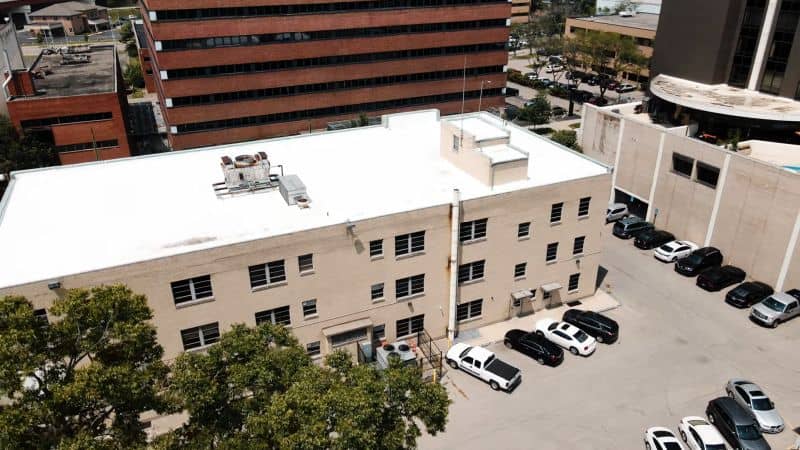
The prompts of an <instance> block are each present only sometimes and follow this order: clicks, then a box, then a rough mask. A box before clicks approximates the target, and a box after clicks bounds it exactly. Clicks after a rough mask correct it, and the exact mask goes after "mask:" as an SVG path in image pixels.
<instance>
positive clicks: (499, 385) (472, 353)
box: [447, 344, 522, 392]
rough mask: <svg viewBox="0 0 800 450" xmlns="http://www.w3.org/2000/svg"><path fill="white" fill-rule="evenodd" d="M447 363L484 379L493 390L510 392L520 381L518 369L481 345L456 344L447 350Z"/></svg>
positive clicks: (520, 376)
mask: <svg viewBox="0 0 800 450" xmlns="http://www.w3.org/2000/svg"><path fill="white" fill-rule="evenodd" d="M447 364H449V365H450V367H452V368H453V369H461V370H463V371H464V372H467V373H470V374H472V375H474V376H476V377H478V378H480V379H481V380H483V381H486V382H487V383H489V386H491V388H492V389H494V390H495V391H496V390H498V389H503V390H505V391H508V392H511V391H512V390H514V388H516V387H517V386H518V385H519V383H520V382H522V372H521V371H520V370H519V369H517V368H516V367H514V366H512V365H510V364H507V363H504V362H503V361H500V360H499V359H497V357H496V356H495V354H494V353H492V352H490V351H489V350H486V349H485V348H483V347H471V346H469V345H467V344H456V345H454V346H452V347H450V350H448V351H447Z"/></svg>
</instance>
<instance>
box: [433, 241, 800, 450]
mask: <svg viewBox="0 0 800 450" xmlns="http://www.w3.org/2000/svg"><path fill="white" fill-rule="evenodd" d="M610 234H611V225H609V226H608V227H607V229H606V236H605V237H604V239H605V242H606V245H605V247H606V248H605V254H604V257H603V258H604V259H603V262H602V264H603V266H604V267H605V268H607V269H608V274H607V276H606V278H605V281H604V285H605V284H608V286H609V290H610V291H611V293H612V294H613V295H614V296H615V297H616V299H617V300H619V301H620V303H621V304H622V306H621V307H619V308H617V309H615V310H613V311H610V312H608V313H607V315H608V316H610V317H612V318H613V319H615V320H616V321H617V322H619V324H620V340H619V342H618V343H616V344H613V345H610V346H609V345H599V346H598V349H597V351H596V352H595V354H594V355H592V356H590V357H588V358H583V357H575V356H572V355H570V354H568V353H567V354H566V355H565V361H564V363H563V364H562V365H560V366H559V367H556V368H551V367H544V366H539V365H538V364H536V363H535V362H534V361H532V360H530V359H528V358H527V357H526V356H524V355H522V354H520V353H517V352H515V351H512V350H508V349H506V348H504V347H503V346H502V345H501V344H494V345H492V346H490V349H491V350H493V351H495V352H496V353H497V354H498V356H499V357H500V358H501V359H504V360H506V361H507V362H509V363H511V364H513V365H515V366H517V367H519V368H520V369H522V371H523V381H522V384H521V385H520V386H519V387H518V388H517V389H516V391H514V392H513V393H511V394H506V393H502V392H494V391H492V390H491V389H490V388H489V386H487V385H486V384H484V383H483V382H481V381H480V380H478V379H476V378H473V377H471V376H469V375H467V374H466V373H463V372H460V371H452V370H451V371H450V372H449V374H448V375H447V376H446V379H445V381H444V383H445V386H446V387H447V389H448V391H449V392H450V396H451V398H452V400H453V404H452V406H451V409H450V418H449V423H448V426H447V432H446V433H444V434H442V435H439V436H436V437H430V436H425V437H423V438H422V439H421V440H420V447H421V448H424V449H452V448H460V449H486V448H495V449H523V448H524V449H536V450H547V449H560V450H566V449H582V450H589V449H598V450H600V449H603V450H612V449H613V450H627V449H637V448H643V441H642V437H643V434H644V430H645V429H646V428H648V427H650V426H657V425H660V426H666V427H668V428H670V429H672V430H673V431H674V432H677V423H678V421H679V420H680V419H681V418H682V417H684V416H689V415H699V416H705V407H706V404H707V403H708V401H709V400H711V399H713V398H715V397H717V396H721V395H724V390H723V386H724V384H725V382H726V381H727V380H728V379H729V378H733V377H743V378H748V379H750V380H751V381H754V382H756V383H758V384H760V385H761V387H763V388H764V389H765V390H766V392H767V394H768V395H770V397H771V398H772V400H773V401H774V402H775V404H776V405H777V408H778V411H779V412H780V413H781V415H782V416H783V418H784V421H785V422H786V430H784V431H783V432H782V433H780V434H777V435H767V440H768V441H769V443H770V445H771V446H772V448H773V449H781V450H783V449H787V448H789V447H790V446H791V445H792V444H793V443H794V442H795V439H796V438H797V436H798V434H797V433H798V432H800V351H798V348H800V319H795V320H792V321H789V322H787V323H785V324H783V325H781V326H780V327H779V328H777V329H774V330H773V329H767V328H762V327H760V326H758V325H756V324H754V323H752V322H750V321H749V320H748V319H747V314H748V311H747V310H738V309H735V308H732V307H730V306H728V305H727V304H725V303H724V301H723V298H724V293H725V292H726V290H727V289H726V290H723V291H721V292H716V293H709V292H706V291H703V290H701V289H699V288H697V287H696V286H695V285H694V281H695V280H694V278H685V277H682V276H680V275H678V274H676V273H675V272H674V271H673V270H672V267H671V265H667V264H663V263H660V262H659V261H656V260H655V259H654V258H653V257H652V251H644V250H638V249H636V248H635V247H634V246H633V244H632V242H631V241H622V240H619V239H617V238H615V237H613V236H610Z"/></svg>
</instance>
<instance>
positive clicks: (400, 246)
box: [394, 230, 425, 256]
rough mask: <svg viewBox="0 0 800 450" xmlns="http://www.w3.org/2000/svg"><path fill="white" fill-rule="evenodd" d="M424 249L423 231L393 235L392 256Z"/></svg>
mask: <svg viewBox="0 0 800 450" xmlns="http://www.w3.org/2000/svg"><path fill="white" fill-rule="evenodd" d="M424 250H425V231H424V230H423V231H417V232H415V233H409V234H401V235H399V236H395V237H394V256H401V255H407V254H409V253H416V252H421V251H424Z"/></svg>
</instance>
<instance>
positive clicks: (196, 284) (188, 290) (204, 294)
mask: <svg viewBox="0 0 800 450" xmlns="http://www.w3.org/2000/svg"><path fill="white" fill-rule="evenodd" d="M171 286H172V299H173V300H174V301H175V304H176V305H180V304H183V303H187V302H193V301H196V300H202V299H204V298H211V297H213V296H214V293H213V292H212V291H211V275H203V276H201V277H194V278H189V279H187V280H181V281H173V282H172V283H171Z"/></svg>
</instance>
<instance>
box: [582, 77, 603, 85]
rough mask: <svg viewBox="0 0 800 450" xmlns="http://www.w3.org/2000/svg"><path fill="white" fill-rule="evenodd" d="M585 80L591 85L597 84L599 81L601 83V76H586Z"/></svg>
mask: <svg viewBox="0 0 800 450" xmlns="http://www.w3.org/2000/svg"><path fill="white" fill-rule="evenodd" d="M583 81H584V82H586V84H588V85H589V86H597V85H598V83H600V78H598V77H597V75H592V76H590V77H587V78H585V79H584V80H583Z"/></svg>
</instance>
